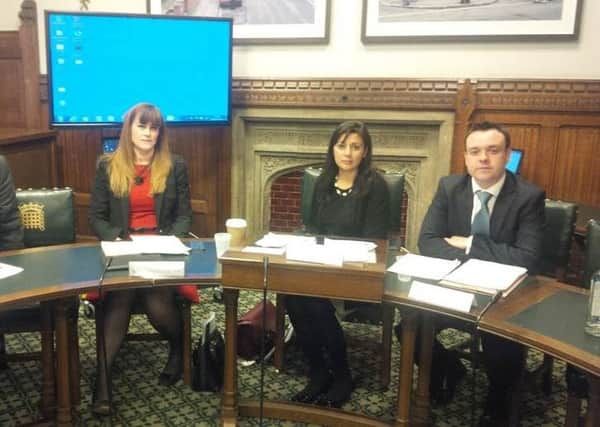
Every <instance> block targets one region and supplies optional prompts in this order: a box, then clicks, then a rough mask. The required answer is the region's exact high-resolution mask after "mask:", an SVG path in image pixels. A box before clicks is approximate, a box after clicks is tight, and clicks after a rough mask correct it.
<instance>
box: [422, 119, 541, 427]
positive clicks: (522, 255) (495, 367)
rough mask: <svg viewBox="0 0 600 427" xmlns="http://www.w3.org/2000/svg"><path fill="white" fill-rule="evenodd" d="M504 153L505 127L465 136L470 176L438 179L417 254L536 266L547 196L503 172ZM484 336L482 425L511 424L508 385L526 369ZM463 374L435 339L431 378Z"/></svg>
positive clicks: (512, 347) (518, 351)
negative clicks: (486, 385) (485, 381)
mask: <svg viewBox="0 0 600 427" xmlns="http://www.w3.org/2000/svg"><path fill="white" fill-rule="evenodd" d="M509 157H510V135H509V133H508V132H507V131H506V130H505V129H503V128H502V127H500V126H498V125H496V124H493V123H489V122H484V123H480V124H476V125H474V126H473V127H472V129H471V131H470V132H469V134H468V135H467V137H466V140H465V164H466V168H467V172H468V174H467V175H452V176H447V177H444V178H442V179H441V180H440V183H439V187H438V189H437V192H436V194H435V196H434V198H433V201H432V202H431V205H430V206H429V209H428V211H427V214H426V215H425V218H424V220H423V224H422V227H421V233H420V236H419V249H420V252H421V254H423V255H427V256H433V257H439V258H446V259H460V260H466V259H468V258H478V259H481V260H486V261H494V262H500V263H504V264H511V265H518V266H522V267H526V268H527V269H528V271H529V273H530V274H535V273H536V272H537V264H538V260H539V257H540V254H541V245H542V235H543V230H544V224H545V216H544V199H545V195H544V192H543V191H542V190H541V189H539V188H538V187H536V186H535V185H533V184H531V183H528V182H526V181H525V180H523V179H521V178H520V177H518V176H515V175H514V174H512V173H511V172H508V171H506V169H505V167H506V164H507V162H508V160H509ZM447 319H448V318H445V319H444V318H442V317H441V316H440V317H439V318H437V319H436V321H438V320H439V321H438V323H437V324H438V327H439V328H444V327H448V326H449V321H448V320H447ZM452 327H456V325H454V324H453V325H452ZM481 340H482V345H483V351H484V365H485V368H486V372H487V375H488V380H489V389H488V395H487V399H486V406H485V413H484V416H483V417H482V420H481V424H482V425H508V424H507V422H508V415H509V406H510V397H511V394H512V393H511V391H512V390H513V389H514V387H515V385H516V384H517V381H518V379H519V375H520V373H521V371H522V368H523V366H522V364H523V362H524V349H523V347H522V346H521V345H519V344H516V343H514V342H511V341H508V340H505V339H503V338H500V337H497V336H495V335H490V334H483V335H482V337H481ZM435 365H437V366H435ZM457 372H458V373H457ZM463 372H464V367H463V366H462V364H461V363H460V361H459V360H458V359H457V358H456V356H455V355H453V354H451V353H450V352H448V351H447V350H446V349H445V348H444V347H443V346H442V345H441V344H439V343H438V342H436V343H435V346H434V357H433V363H432V381H435V379H434V378H433V374H434V373H438V374H439V375H441V378H442V383H443V380H444V378H445V380H446V383H444V384H446V386H448V383H449V387H450V388H451V390H450V393H453V391H454V387H456V383H457V382H458V380H459V379H460V377H461V376H462V373H463ZM438 379H439V378H438ZM448 380H450V381H448Z"/></svg>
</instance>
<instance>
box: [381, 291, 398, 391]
mask: <svg viewBox="0 0 600 427" xmlns="http://www.w3.org/2000/svg"><path fill="white" fill-rule="evenodd" d="M381 309H382V312H383V314H382V327H381V347H382V349H381V351H382V352H383V354H382V356H381V386H382V387H383V389H384V390H387V388H388V387H389V386H390V371H391V369H392V329H393V327H394V312H395V311H396V309H395V307H394V306H393V305H392V304H387V303H385V302H384V303H383V304H382V305H381Z"/></svg>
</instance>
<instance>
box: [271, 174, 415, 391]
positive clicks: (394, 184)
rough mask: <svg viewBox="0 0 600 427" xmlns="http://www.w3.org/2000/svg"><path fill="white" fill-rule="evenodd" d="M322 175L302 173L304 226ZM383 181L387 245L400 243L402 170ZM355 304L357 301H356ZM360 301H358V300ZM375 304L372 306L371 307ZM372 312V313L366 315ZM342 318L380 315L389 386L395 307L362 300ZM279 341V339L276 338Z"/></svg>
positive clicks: (384, 370) (384, 378)
mask: <svg viewBox="0 0 600 427" xmlns="http://www.w3.org/2000/svg"><path fill="white" fill-rule="evenodd" d="M320 174H321V169H318V168H312V167H309V168H306V169H305V170H304V175H303V176H302V184H301V196H300V216H301V218H302V222H303V223H304V225H305V226H306V225H309V221H310V213H311V211H312V202H313V196H314V193H315V184H316V182H317V178H318V177H319V175H320ZM382 175H383V178H384V179H385V182H386V183H387V185H388V190H389V194H390V233H389V236H388V238H389V241H390V243H389V244H390V247H399V246H401V243H402V242H401V241H400V239H399V236H400V231H401V227H402V201H403V197H404V174H402V173H384V174H382ZM282 303H283V297H281V296H279V295H278V298H277V305H278V306H279V307H281V305H282ZM355 304H356V303H355ZM359 304H360V303H359ZM374 306H375V308H373V307H374ZM360 310H364V311H365V312H366V313H367V316H359V315H357V313H358V312H359V311H360ZM374 310H376V311H377V312H378V313H377V314H376V316H373V315H372V312H373V311H374ZM369 312H371V315H369ZM282 316H283V311H282V310H281V309H279V310H278V323H277V324H278V326H279V325H283V319H282ZM342 317H343V318H344V319H352V318H358V319H360V318H361V317H372V318H373V317H375V318H377V317H381V321H382V357H383V359H382V385H383V387H384V388H387V387H388V386H389V382H390V369H391V348H392V326H393V322H394V308H393V307H391V306H387V305H385V304H384V305H379V304H369V303H363V304H362V305H355V308H354V309H351V310H342ZM280 329H282V328H279V327H278V335H280ZM278 340H282V338H281V337H278ZM281 360H282V358H281V357H277V356H276V362H275V365H276V366H277V367H278V368H281V366H280V362H279V361H281Z"/></svg>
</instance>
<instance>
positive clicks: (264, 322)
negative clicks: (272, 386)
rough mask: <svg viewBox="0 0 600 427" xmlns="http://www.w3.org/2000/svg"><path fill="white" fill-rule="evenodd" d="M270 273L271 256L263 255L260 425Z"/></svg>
mask: <svg viewBox="0 0 600 427" xmlns="http://www.w3.org/2000/svg"><path fill="white" fill-rule="evenodd" d="M268 275H269V257H268V256H264V257H263V301H262V302H263V306H262V331H261V337H260V338H261V339H260V408H259V419H260V421H259V422H260V425H261V426H262V425H263V406H264V400H265V395H264V387H265V340H266V339H267V276H268Z"/></svg>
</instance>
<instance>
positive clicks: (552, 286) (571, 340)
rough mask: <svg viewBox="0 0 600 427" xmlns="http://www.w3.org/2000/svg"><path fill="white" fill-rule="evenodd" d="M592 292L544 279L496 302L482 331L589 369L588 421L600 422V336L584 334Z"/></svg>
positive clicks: (486, 317)
mask: <svg viewBox="0 0 600 427" xmlns="http://www.w3.org/2000/svg"><path fill="white" fill-rule="evenodd" d="M588 295H589V293H588V291H587V290H585V289H581V288H577V287H575V286H571V285H566V284H563V283H559V282H557V281H556V280H554V279H550V278H543V277H538V278H537V281H536V282H534V283H532V284H530V285H529V286H524V287H521V288H519V289H517V290H516V291H515V292H513V293H512V294H510V295H509V297H508V298H506V299H503V300H500V301H499V302H498V303H496V304H495V305H494V306H493V307H492V308H491V309H490V310H489V311H488V312H487V313H486V314H485V315H484V316H483V319H482V320H481V321H480V322H479V329H480V330H482V331H485V332H488V333H491V334H495V335H499V336H501V337H504V338H507V339H509V340H511V341H516V342H518V343H521V344H524V345H526V346H528V347H533V348H535V349H538V350H540V351H542V352H543V353H546V354H549V355H551V356H554V357H557V358H559V359H561V360H563V361H565V362H567V363H570V364H572V365H574V366H577V367H578V368H580V369H582V370H583V371H585V372H586V373H587V375H588V379H589V381H590V390H589V401H588V413H587V417H586V420H585V425H586V426H588V427H592V426H597V425H598V422H599V421H598V420H600V338H598V337H593V336H590V335H587V334H586V333H585V332H584V325H585V318H586V313H587V303H588Z"/></svg>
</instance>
